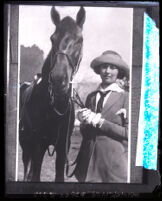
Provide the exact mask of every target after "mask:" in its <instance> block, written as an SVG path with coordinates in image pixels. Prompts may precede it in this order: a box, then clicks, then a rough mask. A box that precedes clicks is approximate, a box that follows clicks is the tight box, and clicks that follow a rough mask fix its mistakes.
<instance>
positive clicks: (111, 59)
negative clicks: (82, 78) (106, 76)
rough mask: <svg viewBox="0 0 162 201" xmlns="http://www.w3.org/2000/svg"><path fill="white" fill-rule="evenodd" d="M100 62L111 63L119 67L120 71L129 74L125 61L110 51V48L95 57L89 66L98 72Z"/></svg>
mask: <svg viewBox="0 0 162 201" xmlns="http://www.w3.org/2000/svg"><path fill="white" fill-rule="evenodd" d="M102 64H113V65H115V66H117V67H118V68H119V70H120V69H121V70H122V71H124V72H125V75H126V76H129V67H128V65H127V64H126V63H125V61H124V60H123V59H122V57H121V56H120V55H119V54H118V53H116V52H114V51H112V50H107V51H105V52H103V53H102V55H101V56H99V57H96V58H95V59H94V60H93V61H92V62H91V64H90V66H91V68H92V69H93V70H94V71H95V73H97V74H100V71H99V70H100V66H101V65H102Z"/></svg>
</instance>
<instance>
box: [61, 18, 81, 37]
mask: <svg viewBox="0 0 162 201" xmlns="http://www.w3.org/2000/svg"><path fill="white" fill-rule="evenodd" d="M60 27H61V29H62V31H65V32H66V31H68V32H70V33H75V34H79V33H81V29H80V27H79V26H78V25H77V24H76V21H75V20H74V19H73V18H71V17H69V16H67V17H65V18H63V19H62V21H61V23H60Z"/></svg>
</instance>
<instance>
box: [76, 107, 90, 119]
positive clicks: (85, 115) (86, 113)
mask: <svg viewBox="0 0 162 201" xmlns="http://www.w3.org/2000/svg"><path fill="white" fill-rule="evenodd" d="M90 113H91V110H90V109H88V108H83V109H81V110H79V111H78V113H77V116H78V119H79V121H80V122H81V123H83V122H85V121H86V119H87V118H88V117H89V114H90Z"/></svg>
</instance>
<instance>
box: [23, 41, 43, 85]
mask: <svg viewBox="0 0 162 201" xmlns="http://www.w3.org/2000/svg"><path fill="white" fill-rule="evenodd" d="M20 52H21V55H20V83H22V82H24V81H28V82H31V81H32V80H33V78H34V75H35V74H37V73H40V72H41V68H42V65H43V62H44V59H43V54H44V52H43V51H42V50H41V49H39V47H38V46H36V45H33V46H32V47H25V46H23V45H21V49H20Z"/></svg>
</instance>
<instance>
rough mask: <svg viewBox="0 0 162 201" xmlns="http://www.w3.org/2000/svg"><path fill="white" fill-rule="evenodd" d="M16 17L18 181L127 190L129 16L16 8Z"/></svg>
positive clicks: (111, 11)
mask: <svg viewBox="0 0 162 201" xmlns="http://www.w3.org/2000/svg"><path fill="white" fill-rule="evenodd" d="M50 15H51V16H50ZM19 17H20V20H19V22H20V23H19V45H20V104H19V111H20V125H19V150H18V152H19V154H18V157H19V158H18V167H17V171H18V173H17V174H18V180H20V181H22V180H25V181H55V182H64V181H65V182H66V181H70V182H95V183H96V182H104V183H105V182H106V183H112V182H115V183H118V182H119V183H126V182H129V181H130V178H129V176H130V174H129V172H130V170H129V168H130V158H128V152H129V151H130V150H128V147H129V146H128V143H129V138H130V137H131V136H130V133H129V120H128V119H129V112H128V111H129V93H128V91H129V85H128V84H129V72H130V71H131V61H132V23H133V19H132V18H133V9H132V8H104V7H102V8H94V7H89V8H88V7H86V8H83V7H71V6H69V7H57V6H56V7H51V6H43V7H41V6H20V9H19ZM72 17H73V18H72ZM39 19H42V20H39ZM118 19H120V21H118ZM42 24H43V25H44V27H43V26H42ZM40 27H41V28H40ZM119 36H120V37H119ZM102 92H103V93H105V94H104V96H105V97H104V99H103V98H102V99H101V101H102V103H100V105H99V106H97V105H98V104H99V100H100V96H101V95H100V93H102ZM106 93H107V94H106ZM76 95H77V96H76ZM88 95H89V99H90V100H87V98H86V97H87V96H88ZM73 99H74V100H73ZM80 101H81V102H80ZM85 101H86V103H85ZM103 101H104V103H103ZM102 104H104V106H102ZM97 107H99V108H97ZM101 107H103V108H101ZM111 136H112V137H111ZM113 136H114V137H113ZM72 163H74V164H72ZM28 166H29V167H28ZM70 174H71V175H70Z"/></svg>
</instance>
